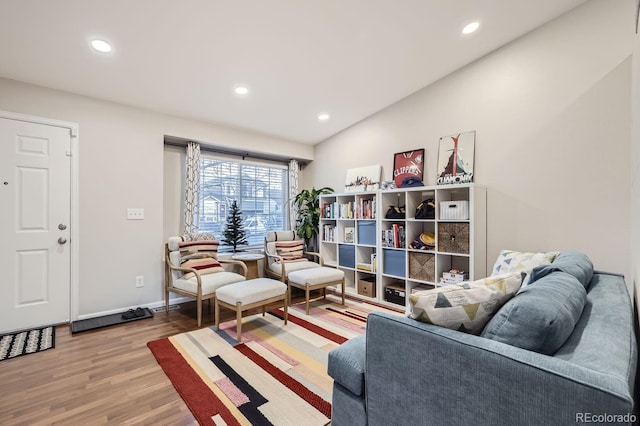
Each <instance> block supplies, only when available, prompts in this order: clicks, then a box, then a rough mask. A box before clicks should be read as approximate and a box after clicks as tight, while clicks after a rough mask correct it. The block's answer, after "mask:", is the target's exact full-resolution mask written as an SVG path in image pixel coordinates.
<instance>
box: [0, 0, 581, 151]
mask: <svg viewBox="0 0 640 426" xmlns="http://www.w3.org/2000/svg"><path fill="white" fill-rule="evenodd" d="M584 1H585V0H536V1H531V0H321V1H312V0H184V1H175V0H112V1H97V0H64V1H47V0H0V10H1V13H0V76H2V77H6V78H10V79H14V80H20V81H24V82H27V83H32V84H36V85H41V86H46V87H51V88H55V89H59V90H64V91H68V92H72V93H76V94H80V95H86V96H91V97H95V98H100V99H105V100H109V101H113V102H118V103H121V104H127V105H132V106H136V107H140V108H144V109H148V110H152V111H157V112H161V113H165V114H170V115H174V116H178V117H184V118H190V119H195V120H199V121H204V122H211V123H215V124H222V125H227V126H232V127H237V128H243V129H250V130H253V131H257V132H260V133H264V134H268V135H272V136H275V137H279V138H283V139H287V140H290V141H295V142H301V143H306V144H315V143H318V142H320V141H322V140H324V139H326V138H328V137H330V136H332V135H334V134H336V133H338V132H340V131H341V130H343V129H345V128H347V127H349V126H351V125H353V124H354V123H356V122H358V121H360V120H362V119H364V118H366V117H367V116H369V115H371V114H373V113H375V112H377V111H380V110H381V109H384V108H385V107H387V106H389V105H391V104H393V103H395V102H397V101H398V100H400V99H402V98H404V97H406V96H408V95H410V94H412V93H414V92H416V91H418V90H420V89H421V88H423V87H425V86H427V85H429V84H431V83H433V82H434V81H436V80H438V79H439V78H442V77H443V76H445V75H447V74H449V73H451V72H453V71H455V70H456V69H459V68H461V67H462V66H464V65H466V64H468V63H470V62H472V61H474V60H475V59H477V58H479V57H481V56H483V55H485V54H487V53H489V52H491V51H492V50H494V49H496V48H498V47H500V46H502V45H504V44H506V43H509V42H510V41H512V40H514V39H515V38H517V37H519V36H521V35H523V34H525V33H527V32H529V31H531V30H533V29H535V28H536V27H539V26H540V25H542V24H544V23H545V22H548V21H549V20H552V19H554V18H555V17H557V16H559V15H561V14H563V13H565V12H567V11H569V10H570V9H572V8H574V7H576V6H578V5H580V4H581V3H583V2H584ZM472 21H478V22H479V23H480V29H479V30H478V31H476V32H475V33H473V34H471V35H466V36H463V35H462V34H461V29H462V28H463V26H465V25H466V24H467V23H469V22H472ZM94 38H99V39H103V40H106V41H108V42H110V43H111V44H112V46H113V50H112V51H111V52H110V53H106V54H105V53H99V52H96V51H94V50H93V49H92V48H91V47H90V41H91V40H92V39H94ZM238 85H246V86H247V87H248V88H249V90H250V92H249V93H248V94H247V95H245V96H238V95H236V94H235V93H234V91H233V89H234V88H235V87H236V86H238ZM0 96H2V94H1V93H0ZM321 112H326V113H328V114H330V119H329V120H327V121H325V122H320V121H319V120H318V119H317V117H318V114H319V113H321Z"/></svg>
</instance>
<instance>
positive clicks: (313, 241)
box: [294, 186, 333, 251]
mask: <svg viewBox="0 0 640 426" xmlns="http://www.w3.org/2000/svg"><path fill="white" fill-rule="evenodd" d="M332 192H333V188H329V187H327V186H325V187H323V188H320V189H315V188H313V189H311V190H308V189H303V190H302V191H300V192H299V193H298V194H297V195H296V198H295V199H294V205H295V207H296V209H297V217H296V233H297V234H298V236H300V237H301V238H303V239H304V244H305V247H306V250H307V251H316V249H317V237H318V227H319V226H320V195H322V194H331V193H332Z"/></svg>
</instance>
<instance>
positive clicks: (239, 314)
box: [236, 302, 242, 343]
mask: <svg viewBox="0 0 640 426" xmlns="http://www.w3.org/2000/svg"><path fill="white" fill-rule="evenodd" d="M236 323H237V324H236V334H237V336H236V340H237V341H238V343H240V341H241V340H242V304H241V303H240V302H238V304H236Z"/></svg>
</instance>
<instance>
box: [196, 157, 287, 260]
mask: <svg viewBox="0 0 640 426" xmlns="http://www.w3.org/2000/svg"><path fill="white" fill-rule="evenodd" d="M234 200H237V202H238V206H240V210H241V211H242V219H243V225H244V229H245V231H246V235H247V242H248V244H249V245H262V244H263V243H264V236H265V234H266V233H267V231H275V230H280V229H286V226H287V225H286V224H287V221H286V214H287V169H286V166H284V165H282V166H279V165H276V164H267V163H264V164H262V163H261V164H258V163H249V162H245V161H242V162H241V161H237V160H233V159H229V158H218V157H214V156H210V155H206V154H204V153H203V155H202V158H201V160H200V206H199V207H200V209H199V215H200V217H199V218H198V219H199V223H200V225H199V229H200V231H208V232H213V233H214V235H215V236H216V238H218V239H219V240H222V239H223V238H224V237H223V235H222V233H223V231H224V228H225V225H226V223H227V214H228V212H229V211H230V208H231V204H233V201H234ZM221 247H224V244H223V243H222V245H221Z"/></svg>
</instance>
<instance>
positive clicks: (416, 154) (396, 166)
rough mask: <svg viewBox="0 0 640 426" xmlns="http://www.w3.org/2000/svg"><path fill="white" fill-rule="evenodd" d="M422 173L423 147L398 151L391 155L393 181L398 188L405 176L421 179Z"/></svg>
mask: <svg viewBox="0 0 640 426" xmlns="http://www.w3.org/2000/svg"><path fill="white" fill-rule="evenodd" d="M423 173H424V149H416V150H414V151H406V152H399V153H397V154H395V155H394V156H393V181H394V182H395V184H396V188H400V185H401V184H402V181H403V180H405V179H406V178H416V179H418V180H420V181H422V175H423Z"/></svg>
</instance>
